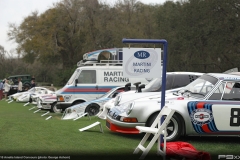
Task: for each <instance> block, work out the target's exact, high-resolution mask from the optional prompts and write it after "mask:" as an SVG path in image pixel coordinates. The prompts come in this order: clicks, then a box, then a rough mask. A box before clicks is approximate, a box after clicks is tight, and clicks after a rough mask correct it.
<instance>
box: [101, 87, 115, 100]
mask: <svg viewBox="0 0 240 160" xmlns="http://www.w3.org/2000/svg"><path fill="white" fill-rule="evenodd" d="M114 90H116V88H113V89H111V90H109V91H108V92H106V93H105V94H103V95H101V96H100V97H98V98H102V97H104V96H106V95H108V94H109V93H111V92H112V91H114Z"/></svg>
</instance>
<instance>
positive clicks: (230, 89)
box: [222, 82, 240, 101]
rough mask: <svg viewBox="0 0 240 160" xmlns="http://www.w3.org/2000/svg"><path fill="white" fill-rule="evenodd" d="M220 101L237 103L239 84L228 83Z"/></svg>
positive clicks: (239, 96) (239, 98) (239, 95)
mask: <svg viewBox="0 0 240 160" xmlns="http://www.w3.org/2000/svg"><path fill="white" fill-rule="evenodd" d="M222 100H229V101H239V100H240V82H235V83H234V82H228V83H227V85H226V88H225V90H224V94H223V97H222Z"/></svg>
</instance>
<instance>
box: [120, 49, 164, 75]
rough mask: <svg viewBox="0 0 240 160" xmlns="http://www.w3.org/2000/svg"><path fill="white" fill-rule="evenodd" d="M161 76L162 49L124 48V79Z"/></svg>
mask: <svg viewBox="0 0 240 160" xmlns="http://www.w3.org/2000/svg"><path fill="white" fill-rule="evenodd" d="M161 76H162V65H161V48H123V77H141V78H161Z"/></svg>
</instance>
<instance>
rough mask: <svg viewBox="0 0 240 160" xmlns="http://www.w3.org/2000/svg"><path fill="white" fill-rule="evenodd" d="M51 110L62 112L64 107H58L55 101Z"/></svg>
mask: <svg viewBox="0 0 240 160" xmlns="http://www.w3.org/2000/svg"><path fill="white" fill-rule="evenodd" d="M50 111H51V112H53V113H61V112H62V109H58V108H57V102H54V103H53V104H51V109H50Z"/></svg>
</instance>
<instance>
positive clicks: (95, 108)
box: [85, 104, 100, 116]
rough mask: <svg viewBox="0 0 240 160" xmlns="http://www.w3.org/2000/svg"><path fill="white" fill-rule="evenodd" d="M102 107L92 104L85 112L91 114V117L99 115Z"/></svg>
mask: <svg viewBox="0 0 240 160" xmlns="http://www.w3.org/2000/svg"><path fill="white" fill-rule="evenodd" d="M99 110H100V106H99V105H97V104H90V105H88V106H87V108H86V110H85V112H87V113H88V114H89V116H95V115H97V114H98V113H99Z"/></svg>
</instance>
